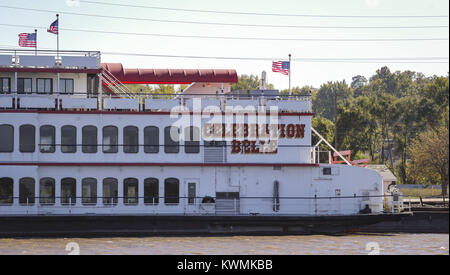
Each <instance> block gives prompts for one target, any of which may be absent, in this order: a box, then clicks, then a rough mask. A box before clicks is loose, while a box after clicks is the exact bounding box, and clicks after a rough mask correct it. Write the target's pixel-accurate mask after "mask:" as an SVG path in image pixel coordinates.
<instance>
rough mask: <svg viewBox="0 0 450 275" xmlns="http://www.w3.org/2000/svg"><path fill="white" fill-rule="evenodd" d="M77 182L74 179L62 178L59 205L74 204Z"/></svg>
mask: <svg viewBox="0 0 450 275" xmlns="http://www.w3.org/2000/svg"><path fill="white" fill-rule="evenodd" d="M76 196H77V181H76V180H75V179H74V178H63V179H62V180H61V204H62V205H67V204H72V205H74V204H75V203H76Z"/></svg>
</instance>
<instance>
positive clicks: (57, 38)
mask: <svg viewBox="0 0 450 275" xmlns="http://www.w3.org/2000/svg"><path fill="white" fill-rule="evenodd" d="M56 21H58V32H57V33H56V58H57V59H58V60H59V14H56Z"/></svg>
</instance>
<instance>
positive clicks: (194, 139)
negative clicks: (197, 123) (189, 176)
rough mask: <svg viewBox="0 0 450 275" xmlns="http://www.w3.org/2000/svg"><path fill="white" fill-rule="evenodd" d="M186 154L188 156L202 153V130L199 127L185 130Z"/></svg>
mask: <svg viewBox="0 0 450 275" xmlns="http://www.w3.org/2000/svg"><path fill="white" fill-rule="evenodd" d="M184 152H185V153H186V154H198V153H199V152H200V130H199V129H198V127H194V126H190V127H186V128H185V132H184Z"/></svg>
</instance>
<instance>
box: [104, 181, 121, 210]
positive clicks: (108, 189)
mask: <svg viewBox="0 0 450 275" xmlns="http://www.w3.org/2000/svg"><path fill="white" fill-rule="evenodd" d="M117 185H118V182H117V179H115V178H106V179H104V180H103V204H106V205H111V204H117V199H118V190H119V189H118V188H117Z"/></svg>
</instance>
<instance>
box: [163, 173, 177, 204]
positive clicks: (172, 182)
mask: <svg viewBox="0 0 450 275" xmlns="http://www.w3.org/2000/svg"><path fill="white" fill-rule="evenodd" d="M179 202H180V182H179V181H178V179H175V178H168V179H166V180H165V181H164V203H165V204H178V203H179Z"/></svg>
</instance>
